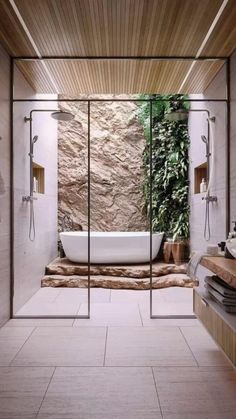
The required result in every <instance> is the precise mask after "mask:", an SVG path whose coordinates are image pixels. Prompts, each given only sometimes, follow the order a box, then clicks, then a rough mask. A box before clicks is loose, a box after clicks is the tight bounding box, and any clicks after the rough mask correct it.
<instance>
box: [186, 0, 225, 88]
mask: <svg viewBox="0 0 236 419" xmlns="http://www.w3.org/2000/svg"><path fill="white" fill-rule="evenodd" d="M228 2H229V0H224V1H223V3H222V4H221V6H220V8H219V10H218V12H217V14H216V16H215V19H214V20H213V22H212V24H211V26H210V28H209V29H208V32H207V34H206V36H205V38H204V39H203V41H202V44H201V46H200V48H199V49H198V51H197V53H196V56H195V58H198V57H199V56H200V55H201V53H202V51H203V49H204V48H205V46H206V44H207V42H208V40H209V38H210V36H211V34H212V32H213V30H214V29H215V27H216V25H217V23H218V21H219V19H220V17H221V15H222V13H223V11H224V10H225V8H226V6H227V4H228ZM196 62H197V61H193V62H192V64H191V66H190V68H189V70H188V72H187V74H186V76H185V78H184V80H183V82H182V84H181V86H180V88H179V91H178V93H180V92H181V90H182V89H183V87H184V85H185V83H186V81H187V79H188V78H189V76H190V74H191V72H192V70H193V68H194V66H195V65H196Z"/></svg>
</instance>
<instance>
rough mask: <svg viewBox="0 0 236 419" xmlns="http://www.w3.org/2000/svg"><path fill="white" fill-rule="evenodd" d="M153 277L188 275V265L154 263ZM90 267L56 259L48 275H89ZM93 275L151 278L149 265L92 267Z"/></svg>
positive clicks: (63, 259) (65, 259)
mask: <svg viewBox="0 0 236 419" xmlns="http://www.w3.org/2000/svg"><path fill="white" fill-rule="evenodd" d="M152 273H153V277H160V276H164V275H170V274H186V265H185V264H183V265H179V266H177V265H174V264H167V263H164V262H159V261H158V262H156V261H154V262H153V265H152ZM87 274H88V266H87V265H86V264H77V263H73V262H71V261H70V260H69V259H67V258H62V259H60V258H56V259H55V260H54V261H53V262H51V263H50V264H49V265H48V266H47V267H46V275H64V276H73V275H87ZM90 274H91V275H102V276H114V277H126V278H149V276H150V266H149V263H146V264H140V265H138V264H137V265H91V266H90Z"/></svg>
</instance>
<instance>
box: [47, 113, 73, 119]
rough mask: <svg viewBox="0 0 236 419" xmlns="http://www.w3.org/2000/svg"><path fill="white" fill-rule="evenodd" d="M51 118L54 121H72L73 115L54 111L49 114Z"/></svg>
mask: <svg viewBox="0 0 236 419" xmlns="http://www.w3.org/2000/svg"><path fill="white" fill-rule="evenodd" d="M51 117H52V118H53V119H55V120H56V121H72V119H74V117H75V115H73V114H72V113H71V112H65V111H56V112H53V113H51Z"/></svg>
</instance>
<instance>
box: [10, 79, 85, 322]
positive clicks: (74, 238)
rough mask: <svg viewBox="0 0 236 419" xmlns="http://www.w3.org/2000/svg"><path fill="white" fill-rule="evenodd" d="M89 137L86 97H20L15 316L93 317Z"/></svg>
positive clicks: (16, 147)
mask: <svg viewBox="0 0 236 419" xmlns="http://www.w3.org/2000/svg"><path fill="white" fill-rule="evenodd" d="M18 83H20V86H21V83H22V84H25V81H24V80H18ZM26 87H27V86H23V87H22V88H26ZM29 91H30V92H31V90H30V89H29ZM31 94H32V95H31V97H30V98H31V99H32V96H33V97H35V96H34V92H33V91H32V92H31ZM44 99H47V96H45V97H44ZM57 109H59V114H58V115H57V114H56V115H55V114H54V115H53V116H54V118H52V117H51V114H52V112H53V111H56V110H57ZM71 115H72V116H73V118H72V117H71ZM81 115H84V117H83V118H81ZM24 117H26V118H27V119H24ZM82 143H83V144H84V149H83V152H82V151H81V144H82ZM88 144H89V142H88V104H87V102H84V103H79V104H78V106H75V103H74V102H72V103H66V102H60V104H58V103H57V102H55V101H46V102H45V101H44V102H32V101H31V102H27V101H26V102H19V103H15V104H14V163H13V166H14V167H13V171H14V316H15V317H18V318H19V317H23V318H31V317H36V318H37V317H39V318H41V317H43V318H54V317H55V318H56V317H71V318H73V317H77V316H78V312H79V309H80V306H81V304H82V303H83V304H85V305H86V309H87V310H86V313H85V314H84V316H87V317H88V313H89V306H88V304H89V283H88V237H87V236H88V233H82V234H81V232H80V230H81V228H82V229H83V230H85V231H86V230H87V229H88V191H89V187H88ZM81 161H85V166H84V172H81V171H80V166H81ZM82 193H83V194H84V197H85V199H84V202H83V203H84V207H83V217H82V219H78V217H77V213H78V207H79V205H80V200H79V197H80V196H81V194H82ZM86 235H87V236H86ZM84 248H85V250H84ZM64 252H65V254H64ZM45 272H46V274H45Z"/></svg>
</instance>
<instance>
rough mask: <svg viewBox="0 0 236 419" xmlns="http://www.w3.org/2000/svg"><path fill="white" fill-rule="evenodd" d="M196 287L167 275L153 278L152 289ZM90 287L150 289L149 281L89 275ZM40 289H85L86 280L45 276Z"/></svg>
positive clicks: (183, 278)
mask: <svg viewBox="0 0 236 419" xmlns="http://www.w3.org/2000/svg"><path fill="white" fill-rule="evenodd" d="M197 285H198V282H197V281H193V280H192V279H190V278H189V277H188V276H187V275H185V274H169V275H163V276H160V277H153V288H154V289H157V288H166V287H173V286H178V287H188V288H192V287H194V286H197ZM90 286H91V287H92V288H95V287H100V288H112V289H133V290H148V289H150V279H149V278H130V277H124V276H103V275H91V277H90ZM42 287H68V288H87V287H88V280H87V278H86V277H85V276H79V275H45V276H44V277H43V279H42Z"/></svg>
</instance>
